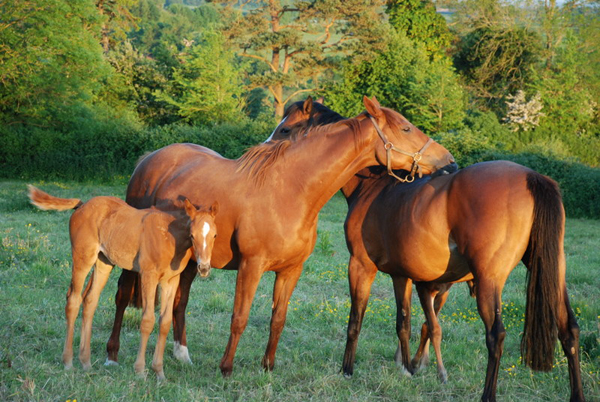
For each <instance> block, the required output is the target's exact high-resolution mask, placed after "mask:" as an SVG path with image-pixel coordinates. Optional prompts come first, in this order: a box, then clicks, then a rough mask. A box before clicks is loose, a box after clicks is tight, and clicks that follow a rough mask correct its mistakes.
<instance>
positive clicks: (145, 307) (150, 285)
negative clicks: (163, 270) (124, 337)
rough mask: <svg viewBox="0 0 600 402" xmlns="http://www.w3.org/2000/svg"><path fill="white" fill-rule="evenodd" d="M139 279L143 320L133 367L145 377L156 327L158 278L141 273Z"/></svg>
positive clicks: (138, 373)
mask: <svg viewBox="0 0 600 402" xmlns="http://www.w3.org/2000/svg"><path fill="white" fill-rule="evenodd" d="M139 279H140V281H141V283H140V285H141V289H142V322H141V324H140V348H139V350H138V355H137V358H136V359H135V363H134V364H133V368H134V370H135V372H136V374H137V375H139V376H141V377H143V376H144V371H145V369H146V346H148V338H150V333H151V332H152V330H153V329H154V321H155V318H154V301H155V298H156V286H157V285H158V280H157V279H156V277H155V276H154V275H152V274H148V275H144V274H140V278H139Z"/></svg>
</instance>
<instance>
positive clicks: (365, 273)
mask: <svg viewBox="0 0 600 402" xmlns="http://www.w3.org/2000/svg"><path fill="white" fill-rule="evenodd" d="M376 274H377V267H376V266H375V264H373V263H372V262H369V261H359V260H358V258H356V257H354V256H352V257H350V262H349V264H348V281H349V283H350V297H351V299H352V306H351V307H350V318H349V320H348V335H347V339H346V350H345V352H344V362H343V363H342V371H343V373H344V376H346V377H348V378H349V377H351V376H352V374H353V372H354V359H355V357H356V346H357V344H358V336H359V335H360V328H361V326H362V320H363V317H364V316H365V310H366V309H367V304H368V302H369V294H370V292H371V285H372V284H373V281H374V280H375V275H376Z"/></svg>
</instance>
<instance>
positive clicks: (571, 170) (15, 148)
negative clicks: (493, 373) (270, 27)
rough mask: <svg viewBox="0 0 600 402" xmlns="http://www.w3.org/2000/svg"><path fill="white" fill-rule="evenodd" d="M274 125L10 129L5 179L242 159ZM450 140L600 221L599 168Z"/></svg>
mask: <svg viewBox="0 0 600 402" xmlns="http://www.w3.org/2000/svg"><path fill="white" fill-rule="evenodd" d="M268 126H269V125H268V124H265V123H259V122H243V123H240V124H239V125H221V126H215V127H191V126H186V125H172V126H164V127H158V128H152V129H136V128H123V127H119V128H116V127H114V126H112V127H111V126H107V127H106V129H100V130H98V129H97V127H96V128H95V129H94V130H82V131H79V132H75V131H72V130H69V131H65V132H61V131H59V130H48V129H46V128H35V127H16V128H15V127H4V128H0V177H3V178H20V179H24V180H30V179H44V180H51V179H61V180H76V181H81V180H100V181H103V180H111V179H113V178H114V177H118V176H121V177H128V176H129V175H130V174H131V172H132V171H133V169H134V167H135V163H136V162H137V160H138V158H139V157H140V156H141V155H142V154H144V153H145V152H148V151H153V150H156V149H158V148H161V147H163V146H166V145H168V144H172V143H177V142H192V143H196V144H201V145H204V146H207V147H209V148H211V149H213V150H215V151H217V152H219V153H221V154H222V155H223V156H225V157H228V158H237V157H239V156H240V155H241V154H242V153H243V152H244V151H245V150H246V149H247V148H249V147H250V146H252V145H254V144H257V143H259V142H261V141H264V139H265V138H266V137H267V136H268V135H269V132H270V130H272V127H268ZM443 140H444V141H443V143H444V144H445V145H446V147H447V148H448V149H450V150H451V151H452V152H453V153H454V154H455V156H458V158H457V159H458V161H459V164H460V165H461V166H466V165H468V164H471V163H474V162H478V161H483V160H498V159H508V160H512V161H514V162H517V163H520V164H522V165H525V166H528V167H530V168H532V169H534V170H536V171H538V172H540V173H542V174H545V175H547V176H550V177H552V178H553V179H554V180H556V181H557V182H558V183H559V184H560V187H561V190H562V192H563V200H564V204H565V209H566V212H567V215H568V216H569V217H581V218H583V217H586V218H593V219H600V169H597V168H591V167H588V166H586V165H583V164H580V163H577V162H574V161H565V160H561V159H559V158H557V157H552V156H548V155H543V154H539V153H534V152H529V153H520V154H510V153H502V152H498V151H495V150H494V149H493V148H491V147H488V146H487V145H485V144H484V143H482V142H480V141H478V140H477V139H476V138H474V137H473V136H472V135H466V136H458V137H457V136H454V137H452V138H450V137H447V138H444V139H443ZM453 141H454V143H453Z"/></svg>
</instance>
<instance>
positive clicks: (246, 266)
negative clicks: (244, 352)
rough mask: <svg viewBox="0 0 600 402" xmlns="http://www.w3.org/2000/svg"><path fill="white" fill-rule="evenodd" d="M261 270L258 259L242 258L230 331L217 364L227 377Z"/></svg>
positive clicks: (245, 323) (246, 320) (244, 327)
mask: <svg viewBox="0 0 600 402" xmlns="http://www.w3.org/2000/svg"><path fill="white" fill-rule="evenodd" d="M260 277H261V271H260V265H259V263H258V261H256V262H250V261H247V260H242V262H241V264H240V267H239V270H238V274H237V281H236V284H235V298H234V301H233V314H232V315H231V332H230V335H229V341H228V342H227V347H226V348H225V353H224V354H223V358H222V359H221V364H220V365H219V367H220V369H221V373H222V374H223V376H225V377H228V376H230V375H231V372H232V371H233V358H234V357H235V351H236V349H237V345H238V343H239V341H240V336H241V335H242V333H243V332H244V330H245V329H246V325H247V324H248V316H249V315H250V307H252V300H253V299H254V295H255V294H256V288H257V287H258V283H259V282H260Z"/></svg>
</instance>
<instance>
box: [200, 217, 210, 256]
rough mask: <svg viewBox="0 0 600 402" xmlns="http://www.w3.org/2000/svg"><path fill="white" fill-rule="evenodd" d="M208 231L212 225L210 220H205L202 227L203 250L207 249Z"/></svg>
mask: <svg viewBox="0 0 600 402" xmlns="http://www.w3.org/2000/svg"><path fill="white" fill-rule="evenodd" d="M208 232H210V225H209V224H208V222H204V226H203V227H202V240H203V241H204V242H203V243H202V251H206V236H207V235H208Z"/></svg>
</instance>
